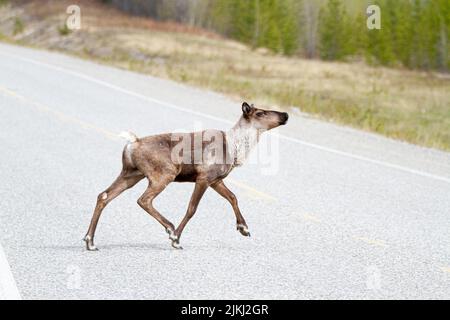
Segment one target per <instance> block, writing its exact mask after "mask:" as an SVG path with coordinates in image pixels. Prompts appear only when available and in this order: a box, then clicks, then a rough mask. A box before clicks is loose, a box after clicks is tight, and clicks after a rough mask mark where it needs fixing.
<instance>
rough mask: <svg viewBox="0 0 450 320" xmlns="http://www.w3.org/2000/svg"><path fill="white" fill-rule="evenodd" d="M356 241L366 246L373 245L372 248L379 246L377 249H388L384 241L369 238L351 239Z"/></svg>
mask: <svg viewBox="0 0 450 320" xmlns="http://www.w3.org/2000/svg"><path fill="white" fill-rule="evenodd" d="M353 238H354V239H356V240H359V241H362V242H365V243H367V244H370V245H374V246H379V247H388V245H387V244H386V242H385V241H383V240H378V239H370V238H366V237H356V236H355V237H353Z"/></svg>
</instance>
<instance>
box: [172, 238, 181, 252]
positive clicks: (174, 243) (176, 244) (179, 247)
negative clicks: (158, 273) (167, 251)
mask: <svg viewBox="0 0 450 320" xmlns="http://www.w3.org/2000/svg"><path fill="white" fill-rule="evenodd" d="M172 247H174V248H175V249H178V250H183V247H182V246H181V245H180V241H178V240H173V241H172Z"/></svg>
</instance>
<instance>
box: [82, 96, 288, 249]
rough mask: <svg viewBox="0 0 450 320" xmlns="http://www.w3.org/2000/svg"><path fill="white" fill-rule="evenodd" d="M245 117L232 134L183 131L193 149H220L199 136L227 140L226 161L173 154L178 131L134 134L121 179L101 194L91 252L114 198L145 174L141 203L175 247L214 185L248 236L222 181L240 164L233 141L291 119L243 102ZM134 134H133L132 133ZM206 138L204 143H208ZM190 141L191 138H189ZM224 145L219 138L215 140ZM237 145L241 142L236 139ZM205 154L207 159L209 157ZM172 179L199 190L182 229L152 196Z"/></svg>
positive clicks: (90, 233)
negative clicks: (198, 140) (196, 160)
mask: <svg viewBox="0 0 450 320" xmlns="http://www.w3.org/2000/svg"><path fill="white" fill-rule="evenodd" d="M242 111H243V115H242V117H241V118H240V119H239V121H238V123H237V124H236V125H235V126H234V127H233V129H231V130H230V132H229V134H227V133H226V132H223V131H219V130H206V131H202V132H196V133H190V134H185V135H184V138H186V139H189V138H190V141H191V145H190V150H188V152H189V151H190V152H191V153H194V152H195V151H198V152H201V153H200V154H202V155H203V154H204V152H205V150H206V151H209V150H210V149H211V150H212V149H213V148H214V147H217V143H216V141H215V139H201V141H202V143H201V145H199V146H197V145H196V144H195V143H194V141H196V140H195V138H196V137H197V138H198V137H205V136H206V135H207V136H208V137H211V136H214V137H219V138H221V139H222V141H223V145H222V146H221V147H223V148H222V150H223V152H224V154H223V155H222V156H223V158H224V159H231V160H232V161H229V162H226V161H225V162H223V163H210V162H208V161H206V162H205V161H203V162H202V163H194V162H193V161H190V162H188V163H186V162H185V161H183V154H182V153H180V154H178V155H176V157H175V159H174V157H173V154H174V148H176V147H177V144H178V143H179V141H174V140H173V137H174V134H160V135H154V136H149V137H144V138H140V139H138V138H135V139H134V140H135V141H134V140H133V141H134V142H132V143H129V144H127V145H126V146H125V148H124V151H123V153H122V163H123V168H122V172H121V173H120V175H119V177H118V178H117V179H116V180H115V181H114V182H113V184H112V185H111V186H110V187H109V188H107V189H106V190H105V191H103V192H102V193H100V194H99V196H98V197H97V205H96V207H95V210H94V214H93V217H92V220H91V224H90V226H89V230H88V232H87V234H86V237H85V239H84V240H85V241H86V247H87V249H88V250H96V248H95V246H94V234H95V229H96V226H97V223H98V220H99V218H100V215H101V213H102V211H103V209H104V208H105V207H106V205H107V204H108V203H109V202H111V201H112V200H113V199H114V198H116V197H117V196H119V195H120V194H121V193H122V192H123V191H125V190H127V189H129V188H131V187H133V186H134V185H136V184H137V183H138V182H139V181H141V180H142V179H144V178H147V180H148V187H147V190H146V191H145V192H144V194H143V195H142V196H141V197H140V198H139V199H138V204H139V206H141V207H142V208H143V209H144V210H145V211H146V212H147V213H149V214H150V215H151V216H152V217H154V218H155V219H156V220H157V221H158V222H159V223H160V224H161V225H162V226H164V228H165V229H166V231H167V233H168V234H169V238H170V240H171V241H172V246H173V247H175V248H181V246H180V244H179V239H180V236H181V233H182V231H183V229H184V227H185V226H186V224H187V222H188V221H189V220H190V218H192V216H193V215H194V213H195V211H196V209H197V206H198V203H199V202H200V200H201V198H202V196H203V194H204V193H205V191H206V189H207V188H208V187H211V188H213V189H214V190H215V191H216V192H217V193H219V194H220V195H221V196H222V197H224V198H225V199H227V200H228V201H229V202H230V204H231V205H232V207H233V210H234V213H235V215H236V222H237V229H238V230H239V232H241V234H243V235H244V236H249V235H250V233H249V232H248V227H247V224H246V222H245V219H244V217H243V216H242V214H241V212H240V210H239V207H238V203H237V199H236V197H235V195H234V194H233V193H232V192H231V191H230V190H229V189H228V188H227V187H226V186H225V184H224V182H223V179H224V178H225V177H226V176H227V175H228V174H229V173H230V172H231V170H232V169H233V168H234V167H235V166H237V165H239V164H241V163H240V162H239V161H238V160H237V159H235V158H234V152H233V151H234V150H230V145H231V148H233V146H234V145H235V144H233V143H232V144H229V142H230V140H231V139H232V137H234V139H235V140H233V141H235V142H236V141H237V138H236V137H238V138H239V139H240V138H244V140H245V138H246V137H245V136H244V137H242V133H244V134H246V133H247V132H250V131H251V132H256V137H257V138H258V137H259V134H260V132H262V131H266V130H270V129H272V128H275V127H277V126H279V125H283V124H285V123H286V122H287V119H288V115H287V113H281V112H276V111H268V110H262V109H257V108H255V107H253V105H252V106H250V105H248V104H247V103H244V104H243V105H242ZM133 137H134V136H133ZM204 140H206V141H204ZM186 141H188V140H186ZM217 142H218V143H220V140H219V141H217ZM237 144H239V143H237ZM183 152H184V151H183ZM206 158H207V157H206ZM171 182H193V183H195V189H194V192H193V193H192V197H191V200H190V202H189V206H188V209H187V212H186V215H185V217H184V218H183V220H182V221H181V223H180V225H179V226H178V228H176V229H175V226H174V225H173V224H172V223H171V222H170V221H169V220H167V219H166V218H165V217H164V216H162V215H161V214H160V213H159V212H158V211H157V210H156V209H155V208H154V207H153V200H154V199H155V198H156V197H157V196H158V195H159V194H160V193H161V192H162V191H163V190H164V189H165V188H166V187H167V185H168V184H169V183H171Z"/></svg>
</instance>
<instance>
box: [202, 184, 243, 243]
mask: <svg viewBox="0 0 450 320" xmlns="http://www.w3.org/2000/svg"><path fill="white" fill-rule="evenodd" d="M211 187H212V188H213V189H214V190H215V191H216V192H217V193H218V194H220V195H221V196H222V197H224V198H225V199H227V200H228V202H229V203H230V204H231V206H232V207H233V211H234V214H235V215H236V229H237V230H238V231H239V232H240V233H241V234H242V235H243V236H245V237H250V232H249V231H248V226H247V223H246V222H245V219H244V217H243V216H242V214H241V210H239V206H238V201H237V198H236V196H235V195H234V193H233V192H231V191H230V189H228V188H227V186H226V185H225V183H224V182H223V180H221V181H220V182H217V183H216V184H214V185H212V186H211Z"/></svg>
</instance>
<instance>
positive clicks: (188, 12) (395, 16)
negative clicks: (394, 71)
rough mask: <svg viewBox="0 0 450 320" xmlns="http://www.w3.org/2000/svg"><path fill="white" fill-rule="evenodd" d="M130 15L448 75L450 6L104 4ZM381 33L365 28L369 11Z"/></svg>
mask: <svg viewBox="0 0 450 320" xmlns="http://www.w3.org/2000/svg"><path fill="white" fill-rule="evenodd" d="M104 2H107V3H110V4H111V5H114V6H116V7H117V8H119V9H121V10H123V11H126V12H128V13H131V14H133V15H141V16H148V17H151V18H153V19H155V20H160V21H176V22H180V23H184V24H188V25H191V26H196V27H202V28H206V29H208V30H212V31H214V32H217V33H219V34H221V35H223V36H226V37H228V38H232V39H236V40H238V41H241V42H243V43H246V44H249V45H251V46H252V47H254V48H259V47H264V48H268V49H270V50H272V51H273V52H275V53H279V54H283V55H288V56H292V55H295V56H299V57H305V58H311V59H322V60H331V61H354V60H362V59H364V60H365V61H367V62H369V63H370V64H374V65H383V66H391V67H406V68H409V69H420V70H438V71H442V72H448V71H449V70H450V54H449V51H450V50H449V35H450V1H448V0H377V1H367V0H346V1H344V0H319V1H314V0H104ZM370 4H375V5H378V6H379V7H380V9H381V29H372V30H369V29H368V28H367V25H366V21H367V19H368V15H367V12H366V9H367V7H368V5H370Z"/></svg>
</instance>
